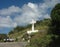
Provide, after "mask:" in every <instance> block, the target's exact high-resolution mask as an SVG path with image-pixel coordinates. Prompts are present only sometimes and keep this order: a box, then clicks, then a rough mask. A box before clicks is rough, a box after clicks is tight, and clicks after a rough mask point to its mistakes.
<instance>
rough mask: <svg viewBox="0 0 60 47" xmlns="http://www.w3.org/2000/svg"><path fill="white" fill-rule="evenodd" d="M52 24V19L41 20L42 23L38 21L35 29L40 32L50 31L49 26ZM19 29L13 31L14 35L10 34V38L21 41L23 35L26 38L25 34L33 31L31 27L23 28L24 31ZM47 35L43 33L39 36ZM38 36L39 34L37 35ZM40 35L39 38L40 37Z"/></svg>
mask: <svg viewBox="0 0 60 47" xmlns="http://www.w3.org/2000/svg"><path fill="white" fill-rule="evenodd" d="M49 24H50V19H44V20H41V21H37V23H36V24H35V29H38V30H47V29H48V25H49ZM19 28H22V27H19ZM19 28H17V27H16V28H14V29H13V31H12V32H13V33H9V35H8V36H9V37H10V38H14V39H20V38H21V37H23V35H24V36H25V33H26V32H27V31H28V30H31V25H28V26H26V27H23V29H19ZM45 33H46V31H45V32H43V33H42V34H41V32H40V34H39V35H41V36H43V35H44V34H45ZM37 35H38V33H37ZM37 35H34V36H33V37H36V36H37ZM39 35H38V36H39Z"/></svg>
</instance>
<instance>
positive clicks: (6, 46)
mask: <svg viewBox="0 0 60 47" xmlns="http://www.w3.org/2000/svg"><path fill="white" fill-rule="evenodd" d="M26 45H27V43H26V42H6V43H0V47H25V46H26Z"/></svg>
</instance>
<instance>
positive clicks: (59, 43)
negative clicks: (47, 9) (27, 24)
mask: <svg viewBox="0 0 60 47" xmlns="http://www.w3.org/2000/svg"><path fill="white" fill-rule="evenodd" d="M50 29H51V30H50V31H51V34H52V37H51V39H52V41H51V42H50V44H49V47H60V3H58V4H57V5H56V6H55V7H54V8H53V9H52V11H51V28H50Z"/></svg>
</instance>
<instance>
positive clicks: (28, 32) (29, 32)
mask: <svg viewBox="0 0 60 47" xmlns="http://www.w3.org/2000/svg"><path fill="white" fill-rule="evenodd" d="M35 32H38V30H34V31H27V34H31V33H35Z"/></svg>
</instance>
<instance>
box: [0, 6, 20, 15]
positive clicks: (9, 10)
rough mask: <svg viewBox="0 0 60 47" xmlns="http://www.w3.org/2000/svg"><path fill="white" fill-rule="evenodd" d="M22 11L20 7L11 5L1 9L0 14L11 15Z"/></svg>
mask: <svg viewBox="0 0 60 47" xmlns="http://www.w3.org/2000/svg"><path fill="white" fill-rule="evenodd" d="M20 11H21V9H20V8H19V7H16V6H11V7H9V8H6V9H2V10H0V15H11V14H13V13H20Z"/></svg>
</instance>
